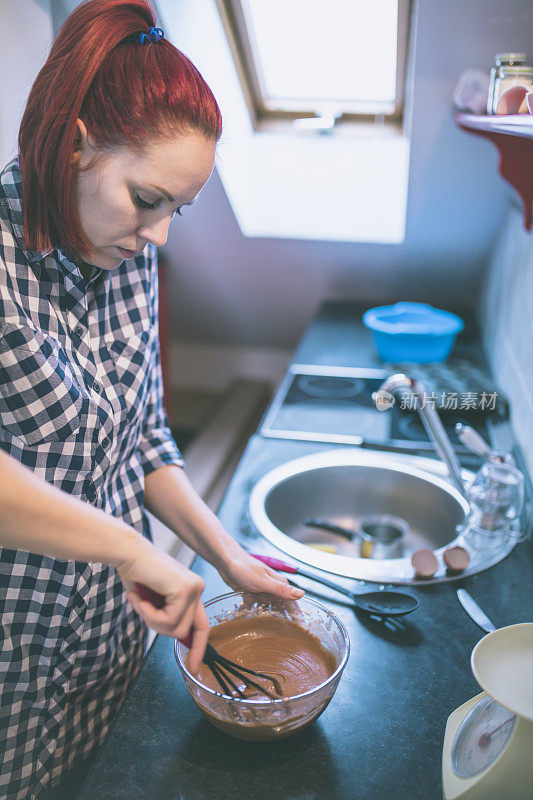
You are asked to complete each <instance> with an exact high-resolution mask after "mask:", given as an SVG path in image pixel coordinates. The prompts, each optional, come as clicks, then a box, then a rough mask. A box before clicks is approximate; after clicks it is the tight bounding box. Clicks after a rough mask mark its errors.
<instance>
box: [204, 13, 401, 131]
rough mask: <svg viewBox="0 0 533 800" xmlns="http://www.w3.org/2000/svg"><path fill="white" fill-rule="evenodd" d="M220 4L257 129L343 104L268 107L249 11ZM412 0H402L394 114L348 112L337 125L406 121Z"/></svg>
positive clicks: (312, 115)
mask: <svg viewBox="0 0 533 800" xmlns="http://www.w3.org/2000/svg"><path fill="white" fill-rule="evenodd" d="M217 7H218V10H219V13H220V17H221V19H222V23H223V26H224V30H225V32H226V36H227V38H228V42H229V46H230V50H231V54H232V57H233V61H234V63H235V67H236V70H237V73H238V76H239V80H240V83H241V86H242V89H243V94H244V99H245V102H246V105H247V108H248V112H249V114H250V119H251V122H252V126H253V128H254V129H255V130H265V129H271V128H272V127H275V128H284V127H285V128H286V127H289V126H290V127H291V128H292V127H293V125H292V123H293V122H294V120H297V119H302V118H311V119H312V118H316V119H317V120H318V119H319V118H320V115H321V114H327V113H328V112H329V111H330V109H332V108H335V107H337V108H338V107H339V105H340V104H339V103H338V102H336V103H333V102H331V103H329V102H327V101H324V102H322V103H321V104H320V109H317V108H311V107H309V105H308V104H306V102H305V101H302V102H301V103H298V104H297V106H298V107H294V108H293V109H291V110H281V109H272V108H269V107H268V104H267V103H266V102H265V98H264V96H263V91H262V87H261V78H260V76H259V74H258V68H257V63H256V59H255V55H254V47H253V44H252V42H251V41H250V37H249V33H248V28H247V25H246V12H245V10H244V8H243V4H242V2H241V0H217ZM411 10H412V1H411V0H398V39H397V42H398V44H397V57H396V101H395V104H394V110H393V111H392V112H391V113H384V112H382V111H379V112H376V113H369V112H366V113H361V112H359V113H358V112H354V111H345V112H343V113H342V115H341V116H340V117H339V118H338V119H337V120H336V125H339V124H340V125H344V124H346V123H347V124H349V125H351V126H353V125H354V123H366V124H367V125H368V123H375V122H378V123H380V124H381V125H383V124H385V125H391V126H393V127H394V128H396V129H397V128H398V125H401V124H402V123H403V118H404V106H405V94H406V83H407V70H408V63H409V43H410V34H411V18H412V16H411Z"/></svg>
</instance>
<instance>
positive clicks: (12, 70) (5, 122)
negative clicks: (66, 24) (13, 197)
mask: <svg viewBox="0 0 533 800" xmlns="http://www.w3.org/2000/svg"><path fill="white" fill-rule="evenodd" d="M51 44H52V15H51V5H50V0H16V1H15V0H0V53H2V80H1V82H0V169H3V167H4V165H5V164H6V162H7V161H10V160H11V159H12V158H13V157H14V156H16V155H17V152H18V144H17V138H18V129H19V126H20V120H21V118H22V114H23V112H24V107H25V105H26V100H27V98H28V94H29V91H30V89H31V85H32V83H33V81H34V80H35V78H36V76H37V73H38V72H39V70H40V69H41V67H42V65H43V64H44V62H45V61H46V58H47V56H48V52H49V50H50V46H51Z"/></svg>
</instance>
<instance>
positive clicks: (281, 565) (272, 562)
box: [250, 553, 298, 573]
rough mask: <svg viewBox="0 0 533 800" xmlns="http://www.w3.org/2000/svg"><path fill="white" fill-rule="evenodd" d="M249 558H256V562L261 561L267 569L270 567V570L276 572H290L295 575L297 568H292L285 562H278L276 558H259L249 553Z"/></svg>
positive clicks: (255, 554)
mask: <svg viewBox="0 0 533 800" xmlns="http://www.w3.org/2000/svg"><path fill="white" fill-rule="evenodd" d="M250 555H251V556H253V557H254V558H257V560H258V561H262V562H263V564H266V565H267V567H272V569H277V570H278V572H292V573H297V572H298V567H293V566H292V565H291V564H287V563H286V562H285V561H280V560H279V559H278V558H270V556H260V555H258V554H257V553H250Z"/></svg>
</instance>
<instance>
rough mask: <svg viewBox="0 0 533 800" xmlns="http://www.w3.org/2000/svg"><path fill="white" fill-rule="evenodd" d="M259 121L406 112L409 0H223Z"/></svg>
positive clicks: (394, 116)
mask: <svg viewBox="0 0 533 800" xmlns="http://www.w3.org/2000/svg"><path fill="white" fill-rule="evenodd" d="M219 6H220V7H221V10H222V13H223V18H224V21H225V23H226V28H227V29H229V34H230V41H231V44H232V46H233V53H234V57H235V58H236V60H237V65H238V68H239V72H240V75H241V80H242V81H243V83H244V88H245V93H246V96H247V100H248V105H249V107H250V108H251V111H252V116H253V117H254V122H258V121H261V120H262V119H268V118H276V117H277V118H279V119H282V118H287V117H288V118H292V119H295V118H298V117H302V116H304V115H309V114H314V115H316V116H322V115H331V116H333V118H337V119H338V118H343V119H354V118H358V119H361V118H368V117H375V116H379V117H380V118H391V119H395V120H398V119H400V118H401V114H402V106H403V95H404V81H405V63H406V51H407V38H408V12H409V3H408V0H372V2H368V0H329V1H328V2H324V0H220V1H219Z"/></svg>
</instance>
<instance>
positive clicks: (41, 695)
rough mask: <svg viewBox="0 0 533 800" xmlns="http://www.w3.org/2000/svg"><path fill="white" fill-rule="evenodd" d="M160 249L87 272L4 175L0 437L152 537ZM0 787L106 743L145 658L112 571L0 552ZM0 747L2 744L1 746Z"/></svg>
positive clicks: (42, 776)
mask: <svg viewBox="0 0 533 800" xmlns="http://www.w3.org/2000/svg"><path fill="white" fill-rule="evenodd" d="M157 331H158V319H157V254H156V250H155V248H153V247H151V246H148V247H147V248H146V249H145V254H144V255H143V256H139V257H137V258H135V259H131V260H128V261H124V262H123V263H122V264H121V265H120V267H118V268H116V269H114V270H111V271H108V270H103V269H99V268H97V267H94V268H93V273H92V275H91V278H90V280H89V281H88V283H87V285H86V284H85V281H84V279H83V277H82V275H81V273H80V271H79V269H78V267H77V265H76V264H75V263H74V262H73V261H72V260H70V259H69V258H68V257H67V256H66V255H65V253H64V252H63V251H62V250H61V249H54V250H51V251H49V252H39V253H37V252H29V251H27V250H26V249H25V248H24V241H23V227H22V207H21V174H20V170H19V166H18V161H17V159H14V160H13V161H11V162H10V163H9V164H8V165H7V166H6V168H5V169H4V171H3V172H2V173H0V382H1V383H0V447H2V449H3V450H5V451H6V452H7V453H9V454H11V455H12V456H14V457H15V458H16V459H17V460H18V461H20V462H21V463H23V464H25V465H26V466H27V467H29V468H30V469H32V470H33V471H34V472H35V473H36V474H37V475H39V476H40V477H42V478H44V479H45V480H47V481H49V482H50V483H53V484H54V485H55V486H57V487H58V488H60V489H63V490H64V491H66V492H68V493H69V494H71V495H74V496H75V497H78V498H80V499H81V500H85V501H87V502H89V503H91V504H93V505H95V506H97V507H98V508H101V509H102V510H103V511H106V512H107V513H109V514H112V515H113V516H115V517H120V518H121V519H123V520H124V521H125V522H127V523H129V524H130V525H132V526H133V527H135V528H136V529H137V530H139V531H144V533H145V534H147V535H149V527H148V522H147V519H146V515H145V513H144V509H143V498H144V477H145V475H146V474H148V473H149V472H151V471H153V470H156V469H158V468H160V467H162V466H164V465H167V464H182V463H183V462H182V460H181V456H180V453H179V451H178V449H177V447H176V444H175V443H174V441H173V439H172V437H171V434H170V431H169V428H168V422H167V419H166V415H165V412H164V408H163V402H162V397H163V392H162V380H161V368H160V363H159V343H158V334H157ZM0 614H1V616H0V621H1V625H2V633H3V637H2V641H1V642H0V692H1V694H0V729H1V730H2V736H1V737H0V764H1V765H2V766H1V767H0V797H2V798H8V800H23V799H24V800H28V798H30V797H39V796H42V792H43V791H44V790H45V788H50V787H51V786H54V785H55V784H57V783H58V782H59V780H60V778H61V775H62V774H63V773H64V772H65V771H66V770H68V769H70V768H71V767H72V766H73V765H74V763H75V762H76V760H78V759H80V758H85V757H87V756H89V755H90V753H91V752H92V751H93V750H94V748H95V747H96V746H97V745H98V744H99V743H100V742H101V741H102V739H103V737H104V736H105V733H106V731H107V728H108V725H109V722H110V720H111V719H112V717H113V715H114V714H115V713H116V711H117V710H118V708H119V706H120V704H121V702H122V700H123V698H124V695H125V693H126V691H127V688H128V685H129V682H130V681H131V680H132V678H133V677H134V676H135V674H136V672H137V670H138V668H139V666H140V662H141V659H142V655H143V647H144V627H143V624H142V622H141V620H140V619H139V617H137V615H136V614H135V613H134V612H133V610H132V609H131V607H130V606H129V604H128V603H127V602H126V600H125V597H124V591H123V587H122V584H121V582H120V579H119V578H118V576H117V573H116V571H115V570H114V569H113V568H111V567H108V566H105V565H102V564H97V563H89V564H85V563H77V562H72V561H59V560H56V559H53V558H49V557H45V556H38V555H35V554H30V553H27V552H23V551H14V550H7V549H5V548H4V549H1V548H0ZM2 751H3V752H2Z"/></svg>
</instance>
